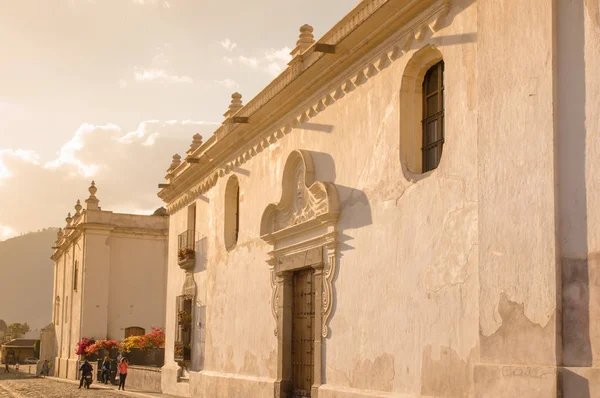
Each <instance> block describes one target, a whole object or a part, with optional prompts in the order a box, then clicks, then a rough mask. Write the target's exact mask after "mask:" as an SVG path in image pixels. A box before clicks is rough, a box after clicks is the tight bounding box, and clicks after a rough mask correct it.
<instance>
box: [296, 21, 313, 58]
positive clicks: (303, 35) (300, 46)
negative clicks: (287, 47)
mask: <svg viewBox="0 0 600 398" xmlns="http://www.w3.org/2000/svg"><path fill="white" fill-rule="evenodd" d="M313 31H314V29H313V27H312V26H310V25H307V24H304V25H302V26H301V27H300V37H299V38H298V41H297V42H296V48H294V49H293V50H292V52H291V53H290V54H291V55H292V58H295V57H296V56H298V55H300V54H302V53H303V52H304V51H306V50H308V48H309V47H310V46H312V45H313V43H314V42H315V36H314V35H313Z"/></svg>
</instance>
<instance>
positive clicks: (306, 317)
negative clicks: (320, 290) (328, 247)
mask: <svg viewBox="0 0 600 398" xmlns="http://www.w3.org/2000/svg"><path fill="white" fill-rule="evenodd" d="M292 288H293V296H292V297H293V303H292V386H293V390H292V398H299V397H310V395H311V387H312V385H313V375H314V367H315V364H314V351H315V273H314V269H312V268H308V269H303V270H299V271H296V272H294V275H293V285H292Z"/></svg>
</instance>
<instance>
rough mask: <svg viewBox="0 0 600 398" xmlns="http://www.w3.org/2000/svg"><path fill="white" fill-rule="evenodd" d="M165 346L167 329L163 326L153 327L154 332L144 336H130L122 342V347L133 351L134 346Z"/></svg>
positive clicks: (151, 347)
mask: <svg viewBox="0 0 600 398" xmlns="http://www.w3.org/2000/svg"><path fill="white" fill-rule="evenodd" d="M164 347H165V331H164V330H163V329H161V328H152V332H150V333H147V334H145V335H143V336H130V337H127V338H126V339H125V340H123V341H122V342H121V349H122V350H123V351H125V352H131V349H133V348H139V349H140V350H151V349H153V348H164Z"/></svg>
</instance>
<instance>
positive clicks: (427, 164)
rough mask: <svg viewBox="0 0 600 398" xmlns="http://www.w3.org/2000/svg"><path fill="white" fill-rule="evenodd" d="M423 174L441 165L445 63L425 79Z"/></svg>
mask: <svg viewBox="0 0 600 398" xmlns="http://www.w3.org/2000/svg"><path fill="white" fill-rule="evenodd" d="M422 124H423V146H422V147H421V151H422V154H423V168H422V170H423V173H425V172H427V171H430V170H433V169H435V168H436V167H438V165H439V164H440V159H441V157H442V148H443V146H444V61H440V62H438V63H437V64H435V65H433V66H432V67H431V68H429V70H428V71H427V73H426V74H425V78H424V79H423V120H422Z"/></svg>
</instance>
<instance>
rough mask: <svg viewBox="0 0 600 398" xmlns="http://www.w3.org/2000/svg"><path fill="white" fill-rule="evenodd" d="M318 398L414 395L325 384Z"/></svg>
mask: <svg viewBox="0 0 600 398" xmlns="http://www.w3.org/2000/svg"><path fill="white" fill-rule="evenodd" d="M318 398H415V395H414V394H399V393H389V392H383V391H373V390H363V389H359V388H348V387H339V386H332V385H328V384H327V385H322V386H321V387H320V388H319V397H318Z"/></svg>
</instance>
